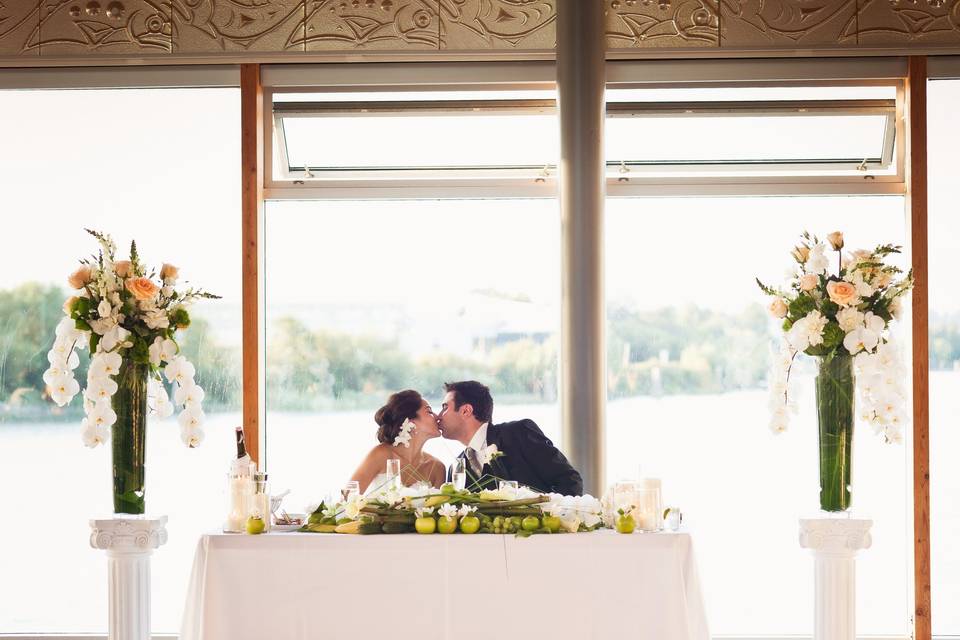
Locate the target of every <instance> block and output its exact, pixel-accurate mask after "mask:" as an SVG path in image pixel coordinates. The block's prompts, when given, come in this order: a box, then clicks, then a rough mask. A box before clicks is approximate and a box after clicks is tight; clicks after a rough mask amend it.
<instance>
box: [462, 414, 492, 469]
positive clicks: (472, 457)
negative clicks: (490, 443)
mask: <svg viewBox="0 0 960 640" xmlns="http://www.w3.org/2000/svg"><path fill="white" fill-rule="evenodd" d="M488 424H489V423H488V422H484V423H483V424H482V425H480V428H479V429H477V432H476V433H475V434H473V437H472V438H470V443H469V444H468V445H467V450H466V456H467V460H469V461H470V466H471V467H473V472H474V473H475V474H476V475H478V476H479V475H480V472H481V471H483V466H482V465H480V452H481V451H483V450H484V449H486V448H487V425H488Z"/></svg>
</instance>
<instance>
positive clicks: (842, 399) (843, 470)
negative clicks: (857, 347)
mask: <svg viewBox="0 0 960 640" xmlns="http://www.w3.org/2000/svg"><path fill="white" fill-rule="evenodd" d="M816 393H817V422H818V425H819V427H820V508H821V509H823V510H824V511H846V510H847V509H849V508H850V462H851V454H852V449H853V419H854V415H855V414H854V395H853V394H854V376H853V358H852V357H851V356H850V355H848V354H835V355H832V356H824V357H822V358H819V362H818V373H817V379H816Z"/></svg>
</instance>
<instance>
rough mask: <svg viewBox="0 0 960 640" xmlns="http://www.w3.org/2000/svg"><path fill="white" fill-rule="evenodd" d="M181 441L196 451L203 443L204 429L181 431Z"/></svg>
mask: <svg viewBox="0 0 960 640" xmlns="http://www.w3.org/2000/svg"><path fill="white" fill-rule="evenodd" d="M180 439H181V440H182V441H183V444H185V445H187V446H188V447H190V448H191V449H194V448H196V447H198V446H200V443H201V442H203V429H199V428H195V429H181V430H180Z"/></svg>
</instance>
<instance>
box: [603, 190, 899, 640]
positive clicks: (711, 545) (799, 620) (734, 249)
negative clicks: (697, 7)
mask: <svg viewBox="0 0 960 640" xmlns="http://www.w3.org/2000/svg"><path fill="white" fill-rule="evenodd" d="M904 220H905V219H904V201H903V198H902V197H842V198H840V197H838V198H826V197H793V198H787V197H777V198H760V197H753V198H750V197H738V198H627V199H620V198H609V199H608V200H607V229H606V234H607V240H606V260H607V262H606V274H607V314H608V327H607V331H608V338H607V345H608V379H609V389H608V393H609V398H610V400H609V404H608V407H607V430H608V435H607V456H608V470H609V475H608V480H609V481H611V482H612V481H615V480H616V479H618V478H620V477H626V478H631V477H635V476H636V475H637V473H638V468H637V464H638V463H639V465H640V469H639V472H640V473H642V474H643V475H649V476H654V477H660V478H662V479H663V487H664V489H663V491H664V498H665V500H666V501H667V502H668V503H671V504H676V505H677V506H679V507H680V508H681V509H682V510H683V512H684V521H685V522H686V523H688V524H689V526H690V528H691V530H692V531H695V532H696V533H695V542H696V546H697V556H698V559H699V562H700V568H701V571H702V577H703V581H704V586H705V592H706V594H705V595H706V602H707V606H708V614H709V619H710V628H711V632H712V633H714V634H717V635H735V636H748V635H756V636H775V635H788V634H797V635H806V634H809V633H810V629H811V628H812V625H813V602H812V595H813V570H812V566H811V560H810V558H809V557H808V552H807V551H804V550H802V549H801V548H800V547H799V545H798V544H797V528H798V522H797V520H798V518H800V517H807V516H808V515H810V514H814V513H816V512H817V509H818V503H817V497H818V488H817V487H818V475H817V473H818V472H817V455H816V451H817V430H816V414H815V406H814V398H813V393H814V392H813V383H812V376H813V375H814V367H813V365H812V363H810V362H803V361H801V363H800V364H799V365H798V366H796V367H795V368H794V369H795V371H794V375H795V376H796V377H795V382H796V383H798V384H797V385H796V386H795V387H794V389H795V390H796V393H795V398H796V400H797V402H798V405H799V410H800V412H799V415H798V416H796V418H795V419H794V421H793V422H792V423H791V427H790V430H789V431H788V432H787V433H785V434H782V435H780V436H774V435H772V434H771V432H770V431H769V430H768V428H767V424H768V422H769V414H768V409H767V394H766V375H767V370H768V365H769V357H770V355H769V348H770V346H771V345H772V344H773V340H774V337H775V336H776V332H777V331H778V330H779V329H778V327H777V325H776V323H775V322H774V321H773V320H772V318H770V317H769V316H768V315H767V313H766V310H765V306H764V302H765V301H764V298H763V296H762V294H761V293H760V291H759V290H758V289H757V286H756V283H755V281H754V277H755V276H759V277H760V278H761V279H765V280H769V281H773V282H779V281H780V280H781V279H782V274H783V272H784V271H786V270H787V269H788V268H789V266H790V262H789V261H790V256H789V250H790V249H791V247H792V246H793V245H794V244H795V242H796V240H797V237H798V235H799V234H800V233H801V232H802V231H803V230H805V229H809V230H810V231H811V232H817V233H819V234H820V235H825V234H826V233H829V232H830V231H834V230H836V229H842V230H843V231H844V232H845V234H846V238H847V242H848V243H849V245H850V246H851V247H852V248H857V247H873V246H875V245H877V244H879V243H886V242H892V243H895V244H903V243H904V240H905V236H904ZM904 260H905V261H907V260H908V258H904ZM900 335H901V341H907V342H908V341H909V332H908V329H907V327H905V326H903V325H901V327H900ZM908 452H909V444H905V445H902V446H901V445H893V446H891V445H885V444H883V443H882V441H881V440H880V439H878V438H877V437H876V436H874V435H873V433H872V432H871V430H870V429H869V428H867V427H865V426H864V425H857V429H856V447H855V449H854V471H853V473H854V497H853V499H854V513H855V514H862V515H863V516H864V517H871V518H873V521H874V525H873V529H872V532H873V547H872V548H871V549H870V550H869V551H866V552H864V553H863V554H862V555H861V556H860V557H859V559H858V561H857V570H858V583H857V603H858V608H859V612H858V617H857V631H858V633H861V634H864V635H904V634H906V633H907V632H908V621H909V615H908V611H907V593H908V589H909V588H910V584H911V583H910V582H909V580H908V573H907V560H908V557H909V555H910V536H909V533H908V531H909V529H908V526H909V525H910V523H911V521H910V520H909V519H908V518H907V514H908V509H909V502H908V500H907V499H908V495H909V493H910V485H909V482H908V481H907V474H906V467H905V457H906V456H907V455H908ZM771 585H775V588H771Z"/></svg>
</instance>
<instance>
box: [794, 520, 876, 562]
mask: <svg viewBox="0 0 960 640" xmlns="http://www.w3.org/2000/svg"><path fill="white" fill-rule="evenodd" d="M871 526H873V520H860V519H853V518H811V519H809V520H801V521H800V546H801V547H803V548H804V549H810V550H812V551H813V552H815V553H822V554H851V555H852V554H853V553H855V552H857V551H859V550H861V549H869V548H870V545H871V544H873V539H872V538H871V537H870V527H871Z"/></svg>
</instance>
